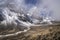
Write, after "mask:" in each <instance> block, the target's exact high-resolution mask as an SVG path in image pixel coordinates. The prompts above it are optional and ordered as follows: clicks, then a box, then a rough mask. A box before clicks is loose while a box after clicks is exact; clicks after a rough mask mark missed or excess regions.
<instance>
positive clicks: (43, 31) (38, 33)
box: [0, 24, 60, 40]
mask: <svg viewBox="0 0 60 40" xmlns="http://www.w3.org/2000/svg"><path fill="white" fill-rule="evenodd" d="M16 30H18V29H16ZM16 30H15V32H16ZM6 32H14V30H11V31H6ZM0 33H1V32H0ZM3 33H5V32H3ZM5 34H6V33H5ZM0 40H60V24H59V25H47V26H34V27H31V29H30V30H29V31H27V32H22V33H21V34H18V35H16V36H8V37H2V38H0Z"/></svg>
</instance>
